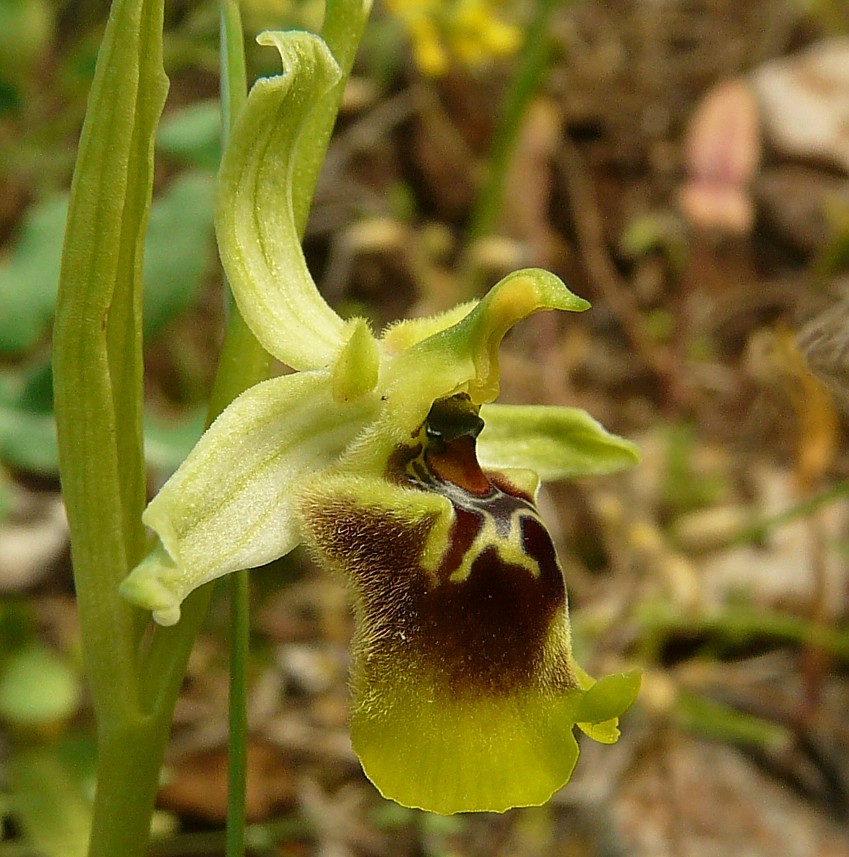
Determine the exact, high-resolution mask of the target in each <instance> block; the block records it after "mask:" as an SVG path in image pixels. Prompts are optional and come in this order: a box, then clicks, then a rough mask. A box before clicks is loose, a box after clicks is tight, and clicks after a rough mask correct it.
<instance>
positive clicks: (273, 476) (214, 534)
mask: <svg viewBox="0 0 849 857" xmlns="http://www.w3.org/2000/svg"><path fill="white" fill-rule="evenodd" d="M378 404H379V403H378V398H377V396H375V395H367V396H361V397H359V398H357V399H356V400H354V401H351V402H338V401H336V400H335V399H334V398H333V396H332V392H331V384H330V380H329V376H328V373H326V372H313V373H299V374H297V375H286V376H283V377H281V378H272V379H271V380H269V381H265V382H263V383H261V384H257V385H256V386H255V387H252V388H251V389H250V390H248V391H246V392H245V393H243V394H242V395H241V396H239V398H237V399H236V400H235V401H234V402H233V403H232V404H231V405H230V406H229V407H228V408H227V409H226V410H225V411H224V412H223V413H222V414H221V416H220V417H219V418H218V419H217V420H216V421H215V422H214V423H213V424H212V426H211V427H210V428H209V430H208V431H207V432H206V434H204V435H203V437H202V438H201V440H200V441H199V442H198V444H197V446H196V447H195V448H194V450H193V451H192V453H191V454H190V455H189V457H188V458H187V459H186V461H184V462H183V464H182V465H181V466H180V468H179V470H178V471H177V472H176V473H175V474H174V475H173V476H172V477H171V479H170V480H169V481H168V482H167V483H166V484H165V485H164V486H163V488H162V490H161V491H160V492H159V494H157V495H156V497H154V499H153V500H152V501H151V503H150V505H149V506H148V507H147V509H146V511H145V513H144V516H143V520H144V522H145V523H146V524H147V525H148V526H150V527H151V528H152V529H153V530H155V531H156V533H157V535H158V536H159V539H160V541H161V543H162V545H163V547H164V549H165V553H164V554H163V553H160V554H159V555H158V556H157V555H154V556H153V557H152V558H150V559H149V560H148V561H146V562H145V563H142V564H141V565H139V566H137V567H136V569H134V571H133V572H132V573H131V574H130V576H129V577H128V578H127V579H126V580H125V581H124V583H123V584H122V592H123V593H124V595H125V596H126V597H128V598H129V599H130V600H132V601H134V602H135V603H137V604H139V605H141V606H142V607H147V608H148V609H153V610H155V611H156V616H155V617H154V618H156V619H157V620H158V621H160V622H163V623H166V624H167V623H173V622H175V621H177V619H178V618H179V605H180V603H181V602H182V600H183V599H184V598H185V597H186V595H188V593H189V592H191V591H192V590H193V589H195V588H197V587H198V586H200V585H201V584H203V583H206V582H207V581H209V580H212V579H214V578H216V577H220V576H221V575H223V574H227V573H228V572H231V571H235V570H237V569H241V568H251V567H254V566H257V565H261V564H263V563H266V562H269V561H270V560H272V559H275V558H277V557H279V556H282V555H283V554H285V553H287V552H288V551H290V550H291V549H292V548H293V547H295V545H297V544H298V543H299V542H300V541H301V530H300V526H299V524H298V521H297V517H296V515H295V510H294V498H295V496H296V495H297V492H298V490H300V489H301V488H302V487H303V485H304V483H305V481H307V480H308V479H309V478H310V477H312V476H313V475H314V474H316V473H317V472H319V471H321V470H323V469H325V468H327V467H329V466H330V465H331V464H332V463H333V462H334V461H335V460H336V459H337V458H338V457H339V455H340V454H341V452H342V451H343V450H344V448H345V447H346V446H347V445H348V444H349V443H350V442H351V441H352V440H353V439H354V438H355V437H356V435H357V434H358V433H359V432H361V431H362V430H363V427H364V426H365V425H366V424H367V423H368V422H369V421H370V420H372V419H374V416H375V414H376V412H377V408H378ZM169 597H170V600H169Z"/></svg>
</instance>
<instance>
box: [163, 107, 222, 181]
mask: <svg viewBox="0 0 849 857" xmlns="http://www.w3.org/2000/svg"><path fill="white" fill-rule="evenodd" d="M156 144H157V146H158V148H159V149H160V150H161V151H163V152H165V153H166V154H169V155H171V156H172V157H174V158H179V159H180V160H181V161H183V162H184V163H186V164H189V165H191V166H193V167H198V168H200V169H206V170H211V171H213V172H215V171H216V170H217V169H218V164H219V162H220V160H221V107H220V105H219V104H218V101H217V100H210V101H198V102H196V103H194V104H190V105H188V106H187V107H183V108H181V109H179V110H175V111H173V112H172V113H169V114H168V115H167V116H165V117H164V118H163V120H162V123H161V124H160V126H159V133H158V134H157V136H156Z"/></svg>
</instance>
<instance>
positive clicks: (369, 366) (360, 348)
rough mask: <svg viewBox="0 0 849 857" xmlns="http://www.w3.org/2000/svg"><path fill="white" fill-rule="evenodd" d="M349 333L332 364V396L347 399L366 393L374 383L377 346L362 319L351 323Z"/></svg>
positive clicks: (378, 348)
mask: <svg viewBox="0 0 849 857" xmlns="http://www.w3.org/2000/svg"><path fill="white" fill-rule="evenodd" d="M351 327H352V330H351V335H350V337H349V338H348V341H347V342H346V343H345V347H344V348H343V349H342V351H341V353H340V354H339V357H338V358H337V360H336V363H335V364H334V365H333V372H332V380H331V384H332V388H333V398H334V399H335V400H336V401H337V402H349V401H352V400H353V399H358V398H359V397H360V396H364V395H365V394H366V393H370V392H371V391H372V390H373V389H374V388H375V386H376V385H377V378H378V373H379V371H380V347H379V345H378V343H377V340H376V339H375V338H374V337H373V336H372V334H371V331H370V330H369V327H368V324H367V323H366V322H365V320H364V319H361V318H357V319H353V320H352V322H351Z"/></svg>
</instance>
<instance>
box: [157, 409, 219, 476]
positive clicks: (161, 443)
mask: <svg viewBox="0 0 849 857" xmlns="http://www.w3.org/2000/svg"><path fill="white" fill-rule="evenodd" d="M205 414H206V411H205V409H201V410H199V411H196V412H195V413H194V414H191V415H189V416H188V417H184V418H182V419H180V420H179V421H175V420H169V421H168V422H165V421H163V420H162V419H161V418H158V417H154V416H151V415H150V414H148V413H146V414H145V420H144V457H145V460H146V461H147V463H148V466H149V467H152V468H154V469H155V470H156V471H158V472H159V473H161V474H163V475H166V474H167V475H170V474H171V473H173V472H174V471H175V470H176V469H177V468H178V467H179V466H180V464H181V463H182V462H183V459H184V458H185V457H186V456H187V455H188V454H189V452H190V451H191V449H192V447H193V446H194V445H195V444H196V443H197V442H198V439H199V438H200V436H201V435H202V434H203V429H204V419H205Z"/></svg>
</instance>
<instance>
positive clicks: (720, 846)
mask: <svg viewBox="0 0 849 857" xmlns="http://www.w3.org/2000/svg"><path fill="white" fill-rule="evenodd" d="M242 7H243V13H244V18H245V25H246V29H247V31H248V33H249V36H250V37H252V36H253V35H254V34H256V33H257V32H259V31H261V30H264V29H274V28H288V27H307V28H310V29H315V28H316V27H317V26H318V24H319V23H320V19H321V15H322V3H321V2H319V1H318V0H243V3H242ZM107 13H108V8H107V4H106V3H105V2H104V0H0V719H1V720H2V732H0V759H2V767H0V818H2V836H0V840H2V841H0V855H6V854H8V855H45V857H54V855H56V857H59V856H60V855H62V857H65V855H68V856H69V857H74V855H78V854H82V853H84V845H83V843H84V837H85V829H86V824H87V816H88V806H89V800H90V797H91V793H92V788H93V782H92V778H91V771H92V762H93V737H92V735H93V732H92V719H91V712H90V710H89V707H88V701H87V698H86V692H85V686H84V681H83V678H82V675H81V665H80V655H79V643H78V634H77V628H76V624H75V612H74V601H73V586H72V579H71V573H70V567H69V550H68V544H67V533H66V526H65V523H64V517H63V512H62V504H61V496H60V493H59V485H58V478H57V468H56V440H55V432H54V427H53V418H52V385H51V372H50V328H51V319H52V309H53V302H54V298H55V290H56V279H57V275H58V266H59V257H60V252H61V243H62V234H63V228H64V217H65V209H66V203H67V191H68V186H69V183H70V175H71V171H72V168H73V162H74V156H75V146H76V138H77V135H78V132H79V128H80V125H81V122H82V117H83V114H84V111H85V100H86V95H87V91H88V87H89V85H90V81H91V75H92V72H93V68H94V61H95V57H96V51H97V47H98V44H99V40H100V37H101V34H102V30H103V26H104V21H105V18H106V15H107ZM166 16H167V18H166V34H165V58H166V68H167V71H168V74H169V76H170V78H171V91H170V95H169V99H168V104H167V106H166V112H165V115H164V118H163V121H162V125H161V127H160V131H159V135H158V141H157V181H156V191H155V199H154V207H153V211H152V215H151V223H150V230H149V235H148V239H147V245H146V255H145V289H146V305H145V336H146V351H145V356H146V365H147V380H146V385H147V393H148V406H147V419H146V434H145V440H146V454H147V459H148V463H149V468H150V470H149V472H150V490H151V492H153V491H154V490H155V489H156V486H157V485H158V484H161V482H162V481H163V480H164V479H165V478H166V477H167V476H168V474H169V473H170V472H171V471H172V470H173V469H174V468H175V467H176V466H177V464H178V463H179V462H180V461H181V460H182V458H183V456H184V455H185V454H186V452H187V451H188V449H190V448H191V445H192V444H193V442H194V440H195V439H196V438H197V437H198V435H199V433H200V430H201V425H202V419H203V417H202V414H203V406H204V403H205V401H206V397H207V395H208V390H209V385H210V383H211V379H212V377H213V374H214V370H215V363H216V357H217V349H218V346H219V343H220V336H221V327H222V320H223V316H224V302H223V299H222V291H221V282H220V272H219V270H218V266H217V263H216V257H215V242H214V236H213V233H212V224H211V208H212V196H213V192H214V176H215V170H216V167H217V163H218V158H219V143H218V140H219V134H220V129H219V118H218V108H217V101H216V99H217V87H218V81H217V63H218V58H217V46H218V9H217V5H216V3H215V2H208V0H195V2H189V0H176V2H170V3H169V4H168V5H167V9H166ZM529 34H530V35H529ZM248 41H249V46H248V61H249V67H250V71H251V75H252V76H253V77H256V76H259V75H262V74H270V73H275V72H276V68H275V67H274V56H273V52H267V51H262V50H261V49H259V48H256V47H255V46H253V41H252V38H249V40H248ZM523 75H524V77H523ZM517 93H518V94H519V95H518V96H517ZM520 96H521V97H520ZM847 128H849V11H847V6H846V4H845V3H844V2H842V0H748V2H745V3H740V2H731V0H652V2H641V0H595V2H589V1H588V2H559V3H558V2H552V0H503V2H497V0H385V2H384V3H382V4H378V5H377V6H376V9H375V14H374V17H373V20H372V22H371V24H370V27H369V29H368V31H367V35H366V40H365V43H364V46H363V50H362V52H361V55H360V59H359V61H358V65H357V68H356V69H355V74H354V77H353V78H352V80H351V83H350V85H349V87H348V90H347V93H346V96H345V100H344V104H343V109H342V114H341V118H340V122H339V126H338V129H337V133H336V135H335V137H334V141H333V143H332V145H331V149H330V154H329V157H328V160H327V163H326V165H325V169H324V172H323V175H322V178H321V181H320V184H319V188H318V192H317V196H316V202H315V206H314V210H313V214H312V218H311V222H310V226H309V229H308V234H307V237H306V242H305V246H306V251H307V256H308V259H309V261H310V264H311V267H312V270H313V273H314V275H315V277H316V279H317V281H318V282H319V284H320V287H321V289H322V291H323V293H324V294H325V295H326V296H327V298H328V300H330V301H331V302H332V303H333V304H334V305H335V306H337V307H338V308H339V309H340V311H341V312H342V313H343V314H347V313H354V312H356V313H362V314H365V315H367V316H369V317H371V318H372V319H373V320H374V323H375V325H376V326H378V327H379V326H381V325H383V324H385V323H387V322H389V321H391V320H393V319H395V318H398V317H400V316H402V315H410V314H419V313H431V312H434V311H437V310H439V309H443V308H445V307H447V306H451V305H453V304H454V303H455V302H456V301H457V300H458V299H460V298H462V297H468V296H470V295H472V294H475V293H477V292H478V291H479V290H480V289H481V288H483V287H485V286H488V285H490V284H491V283H493V282H495V280H496V279H497V278H498V277H499V276H501V275H502V274H504V273H506V272H507V271H509V270H512V269H514V268H517V267H521V266H525V265H541V266H543V267H548V268H550V269H552V270H554V271H555V272H557V273H558V274H560V275H561V276H563V277H564V279H565V280H566V282H567V283H568V284H569V285H570V287H571V288H572V289H573V290H574V291H575V292H576V293H578V294H580V295H582V296H584V297H586V298H588V299H590V300H591V301H592V302H593V305H594V308H593V310H592V311H591V312H590V313H588V314H585V315H582V316H580V317H577V318H555V317H554V316H550V315H547V314H546V315H544V316H541V317H535V318H534V319H532V320H530V321H529V322H527V323H526V324H525V325H524V326H523V327H522V328H521V329H520V330H519V331H517V332H516V333H515V334H514V335H513V336H512V338H511V339H510V341H509V342H508V343H507V346H506V348H505V352H506V353H505V355H504V360H503V363H504V367H503V372H504V392H505V395H504V400H505V401H511V400H512V401H516V402H525V401H527V402H540V401H543V402H548V403H551V404H570V405H578V406H581V407H585V408H586V409H587V410H589V411H590V413H592V414H593V415H594V416H595V417H596V418H598V419H600V420H601V421H602V422H603V423H604V424H605V425H606V426H608V427H609V428H610V429H612V430H615V431H618V432H619V433H621V434H624V435H625V436H627V437H630V438H632V439H634V440H637V441H638V442H639V443H640V445H641V447H642V449H643V454H644V460H643V463H642V464H641V465H640V466H639V467H638V468H637V469H635V470H634V471H633V472H630V473H627V474H624V475H621V476H616V477H608V478H600V479H585V480H580V481H578V482H576V483H573V484H569V485H566V486H557V487H555V488H552V489H550V490H548V491H547V493H545V494H544V497H543V500H542V504H543V509H544V513H545V515H546V518H547V520H548V522H549V524H550V526H551V527H552V530H553V531H554V533H555V536H556V540H557V542H558V546H559V550H560V555H561V559H562V561H563V565H564V568H565V570H566V573H567V577H568V584H569V588H570V598H571V604H572V609H573V622H574V625H575V635H576V640H575V644H576V647H577V648H578V649H579V660H580V661H581V663H582V664H585V665H586V666H587V667H588V668H589V669H590V671H591V672H611V671H615V670H619V669H624V668H628V667H631V666H640V667H641V668H642V669H643V670H644V672H645V678H644V689H643V692H642V695H641V698H640V701H639V703H638V705H637V706H636V707H635V709H634V710H633V711H632V712H631V713H629V714H628V715H627V716H626V718H625V719H624V723H623V733H624V734H623V739H622V741H621V742H620V744H618V745H616V746H615V747H611V748H598V747H590V746H585V747H584V757H583V758H582V760H581V762H580V763H579V768H578V772H577V774H576V777H575V778H574V780H573V782H572V784H571V785H570V786H569V787H568V788H567V789H566V790H564V791H563V792H562V793H561V794H559V795H557V796H556V797H555V799H554V800H553V801H552V803H551V804H550V805H549V806H547V807H544V808H540V809H534V810H515V811H512V812H509V813H507V814H505V815H504V816H477V817H469V818H464V817H463V818H460V817H457V818H439V817H432V816H425V815H423V814H421V813H417V812H414V811H409V810H404V809H402V808H400V807H397V806H395V805H393V804H388V803H386V802H385V801H383V800H382V799H381V798H380V797H379V796H378V795H377V793H376V792H375V791H374V790H373V789H372V787H371V786H370V785H369V784H368V783H367V782H366V781H365V779H364V778H363V776H362V774H361V773H360V771H359V767H358V765H357V763H356V759H355V757H354V756H353V754H352V751H351V749H350V745H349V743H348V737H347V728H346V657H347V641H348V637H349V634H350V630H351V621H350V616H349V614H348V608H347V605H346V600H345V593H344V590H343V588H342V587H341V586H340V585H339V582H338V581H336V580H334V579H331V578H330V577H329V576H328V575H327V574H326V573H325V572H324V571H322V570H321V569H317V568H315V567H313V566H312V564H311V563H310V562H309V559H308V558H307V557H305V556H304V555H302V554H297V553H296V554H294V555H292V556H290V557H287V558H285V559H284V560H281V561H279V562H277V563H274V564H273V565H271V566H269V567H267V568H264V569H261V570H258V571H257V572H256V573H254V574H253V576H252V580H253V588H254V595H255V601H254V603H255V605H256V607H255V611H254V630H253V656H252V658H253V659H252V699H251V707H250V712H249V714H250V725H251V735H252V738H251V744H250V749H249V792H248V801H249V806H248V812H249V818H250V820H251V827H250V829H249V842H250V844H251V847H252V849H253V850H252V853H256V854H263V855H266V854H267V855H272V854H274V855H301V854H321V855H348V854H350V855H378V857H379V856H380V855H393V857H394V856H395V855H399V857H401V855H434V857H436V855H439V857H442V855H463V857H465V856H466V855H469V857H474V855H488V857H492V855H528V857H535V855H566V857H571V855H599V856H600V855H621V857H630V855H647V857H649V855H651V857H659V855H666V854H668V855H673V857H678V855H686V856H687V857H700V855H720V854H721V855H728V854H747V855H770V857H772V855H787V856H788V857H797V855H798V857H806V855H829V857H837V855H849V835H847V820H849V721H847V718H846V710H847V705H848V704H849V671H848V670H847V664H849V573H847V567H849V529H848V528H847V525H849V503H847V495H849V455H847V448H846V443H845V441H846V414H847V411H846V403H847V402H848V401H849V396H847V392H849V331H847V320H849V288H848V287H847V283H849V280H847V271H848V270H849V134H847V130H846V129H847ZM226 617H227V610H226V604H225V603H224V598H223V597H221V598H218V599H217V600H216V601H215V603H214V605H213V609H212V612H211V614H210V616H209V619H208V622H207V626H206V629H205V631H204V632H203V633H202V635H201V638H200V640H199V642H198V644H197V646H196V649H195V652H194V655H193V657H192V660H191V662H190V666H189V673H188V675H187V678H186V682H185V687H184V691H183V694H182V696H181V699H180V702H179V703H178V706H177V716H176V720H175V728H174V735H173V740H172V746H171V749H170V751H169V755H168V764H167V768H166V770H165V772H164V774H163V787H162V791H161V795H160V801H159V805H160V809H159V811H158V813H157V815H156V818H155V827H156V833H157V836H156V839H155V841H154V844H153V846H152V853H156V854H185V855H202V854H216V853H221V851H222V846H223V837H222V835H221V834H220V829H221V826H222V823H223V818H224V812H225V806H226V803H225V789H226V770H225V765H226V742H227V725H226V712H227V704H226V687H227V676H226V669H227V651H226V640H225V638H226V623H227V619H226Z"/></svg>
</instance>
